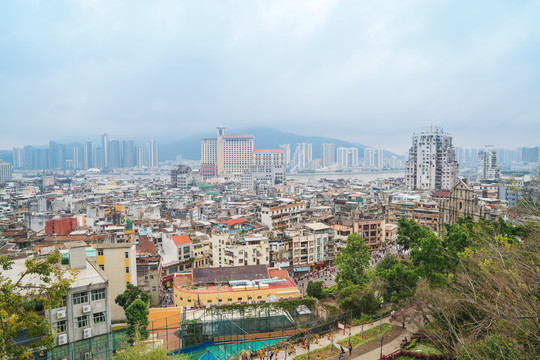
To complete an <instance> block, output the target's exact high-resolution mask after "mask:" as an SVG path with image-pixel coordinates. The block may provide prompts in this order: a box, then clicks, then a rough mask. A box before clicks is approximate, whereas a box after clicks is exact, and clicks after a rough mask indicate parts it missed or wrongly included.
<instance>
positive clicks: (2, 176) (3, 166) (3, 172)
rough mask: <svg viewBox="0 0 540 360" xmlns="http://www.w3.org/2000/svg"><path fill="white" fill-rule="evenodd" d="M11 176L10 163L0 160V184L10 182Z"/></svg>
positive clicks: (11, 168)
mask: <svg viewBox="0 0 540 360" xmlns="http://www.w3.org/2000/svg"><path fill="white" fill-rule="evenodd" d="M12 175H13V167H12V166H11V163H8V162H5V161H2V160H0V184H3V183H5V182H6V181H8V180H11V177H12Z"/></svg>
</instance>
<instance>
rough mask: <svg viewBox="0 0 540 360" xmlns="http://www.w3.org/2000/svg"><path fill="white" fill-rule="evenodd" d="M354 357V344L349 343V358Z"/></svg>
mask: <svg viewBox="0 0 540 360" xmlns="http://www.w3.org/2000/svg"><path fill="white" fill-rule="evenodd" d="M351 357H352V345H351V344H349V359H350V358H351Z"/></svg>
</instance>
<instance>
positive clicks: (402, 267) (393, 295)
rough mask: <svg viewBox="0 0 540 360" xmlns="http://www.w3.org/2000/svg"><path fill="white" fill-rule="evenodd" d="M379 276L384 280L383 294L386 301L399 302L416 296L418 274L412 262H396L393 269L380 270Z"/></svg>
mask: <svg viewBox="0 0 540 360" xmlns="http://www.w3.org/2000/svg"><path fill="white" fill-rule="evenodd" d="M378 276H379V278H381V279H382V280H383V282H382V291H381V293H382V296H383V298H384V300H385V301H387V302H398V301H399V300H402V299H405V298H408V297H410V296H412V295H414V292H415V290H416V284H417V283H418V273H417V272H416V270H415V268H414V267H413V266H411V263H410V262H408V261H406V260H401V261H399V262H396V263H395V264H394V266H392V267H391V268H389V269H383V270H380V271H379V272H378Z"/></svg>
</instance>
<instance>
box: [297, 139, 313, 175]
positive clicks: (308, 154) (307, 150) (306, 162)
mask: <svg viewBox="0 0 540 360" xmlns="http://www.w3.org/2000/svg"><path fill="white" fill-rule="evenodd" d="M312 162H313V147H312V144H310V143H298V144H296V149H295V150H294V159H293V163H294V168H295V169H297V170H305V169H309V168H310V166H311V165H312Z"/></svg>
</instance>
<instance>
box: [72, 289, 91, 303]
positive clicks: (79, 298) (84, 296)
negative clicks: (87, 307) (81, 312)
mask: <svg viewBox="0 0 540 360" xmlns="http://www.w3.org/2000/svg"><path fill="white" fill-rule="evenodd" d="M87 302H88V293H87V292H82V293H77V294H73V305H78V304H84V303H87Z"/></svg>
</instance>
